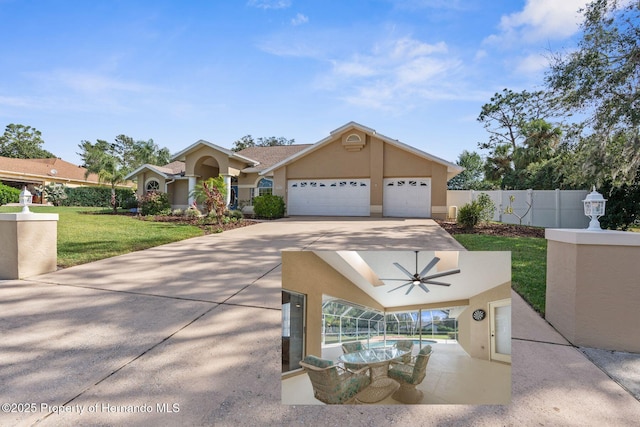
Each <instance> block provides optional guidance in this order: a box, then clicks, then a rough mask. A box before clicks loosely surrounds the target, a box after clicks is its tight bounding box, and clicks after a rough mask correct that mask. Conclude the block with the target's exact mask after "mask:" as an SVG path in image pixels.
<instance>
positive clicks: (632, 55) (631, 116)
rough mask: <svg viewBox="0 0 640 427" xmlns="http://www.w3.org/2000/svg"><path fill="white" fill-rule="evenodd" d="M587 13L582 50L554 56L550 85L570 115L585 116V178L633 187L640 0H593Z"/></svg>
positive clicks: (638, 145) (638, 157) (639, 153)
mask: <svg viewBox="0 0 640 427" xmlns="http://www.w3.org/2000/svg"><path fill="white" fill-rule="evenodd" d="M582 12H583V14H584V21H583V23H582V25H581V29H582V37H581V39H580V40H579V42H578V46H577V49H576V50H574V51H571V52H569V53H566V54H557V55H555V56H553V57H552V58H551V60H552V62H551V67H550V70H549V72H548V73H547V77H546V81H547V84H548V86H549V89H550V90H551V91H553V93H554V95H555V96H557V99H558V101H559V104H558V105H560V106H561V107H563V108H564V111H565V112H568V111H579V112H582V113H583V114H584V115H585V117H586V119H585V120H584V121H583V122H582V123H581V126H582V127H583V128H584V129H587V131H588V132H591V134H592V135H591V136H588V137H587V138H586V139H583V140H581V141H580V143H579V144H578V146H577V149H578V150H577V151H580V152H582V154H581V157H582V158H583V159H584V160H585V161H586V163H585V169H584V173H583V175H591V176H595V179H596V180H597V181H599V182H600V183H602V182H604V181H606V180H608V179H612V180H613V181H615V182H618V183H625V182H626V183H629V182H632V181H634V178H635V176H636V171H637V170H638V166H640V94H639V93H638V90H639V88H640V44H639V40H640V2H637V1H634V2H628V1H619V0H594V1H593V2H591V3H590V4H588V5H587V6H586V8H585V9H584V10H583V11H582ZM592 136H595V137H592ZM621 139H623V140H624V143H623V144H622V145H620V140H621ZM609 145H614V146H615V147H616V148H615V149H613V150H612V149H611V148H610V147H608V146H609ZM613 152H617V153H618V155H619V156H621V157H622V159H617V160H614V161H613V162H612V160H613V159H612V158H611V155H612V153H613ZM599 165H604V166H605V168H601V167H599ZM614 165H618V166H619V167H614Z"/></svg>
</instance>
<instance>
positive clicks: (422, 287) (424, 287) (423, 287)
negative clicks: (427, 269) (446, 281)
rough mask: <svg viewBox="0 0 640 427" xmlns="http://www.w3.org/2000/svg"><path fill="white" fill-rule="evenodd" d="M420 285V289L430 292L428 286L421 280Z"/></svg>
mask: <svg viewBox="0 0 640 427" xmlns="http://www.w3.org/2000/svg"><path fill="white" fill-rule="evenodd" d="M418 286H420V289H422V290H423V291H425V292H429V289H427V287H426V286H425V285H423V284H422V282H420V285H418Z"/></svg>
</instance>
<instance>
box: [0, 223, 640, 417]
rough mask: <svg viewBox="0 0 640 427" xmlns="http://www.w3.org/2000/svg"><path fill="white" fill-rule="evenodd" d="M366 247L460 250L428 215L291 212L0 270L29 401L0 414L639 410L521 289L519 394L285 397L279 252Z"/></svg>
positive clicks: (1, 396) (584, 413)
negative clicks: (57, 265) (59, 263)
mask: <svg viewBox="0 0 640 427" xmlns="http://www.w3.org/2000/svg"><path fill="white" fill-rule="evenodd" d="M357 249H361V250H376V249H386V250H389V249H398V250H414V249H427V250H428V249H431V250H433V249H437V250H446V249H452V250H460V249H461V246H460V245H459V244H458V243H457V242H456V241H455V240H454V239H452V238H451V237H450V236H449V235H448V234H447V233H446V232H444V231H443V230H442V229H441V228H440V227H438V226H437V225H436V224H435V223H434V222H433V221H430V220H393V219H366V220H365V219H350V218H333V219H328V218H304V219H301V218H290V219H286V220H280V221H273V222H265V223H260V224H258V225H254V226H251V227H246V228H242V229H237V230H232V231H229V232H225V233H222V234H218V235H209V236H204V237H198V238H194V239H189V240H185V241H182V242H177V243H172V244H168V245H164V246H161V247H157V248H153V249H148V250H145V251H140V252H135V253H131V254H127V255H122V256H118V257H114V258H110V259H106V260H102V261H98V262H94V263H91V264H86V265H82V266H77V267H73V268H69V269H65V270H61V271H58V272H55V273H51V274H46V275H42V276H37V277H33V278H30V279H29V280H24V281H0V332H1V333H2V340H0V403H5V402H6V403H16V404H19V403H22V404H25V403H26V404H28V405H26V406H25V405H22V406H20V407H18V405H16V406H15V411H11V410H10V411H8V412H3V413H0V425H32V424H34V423H37V424H38V425H56V426H58V425H88V424H91V425H103V424H104V425H143V424H144V425H220V426H227V425H228V426H237V425H256V426H257V425H260V426H263V425H278V426H279V425H343V424H347V423H348V424H349V425H379V424H381V423H385V424H395V423H397V424H400V423H410V424H411V425H438V426H443V425H471V424H473V425H534V424H535V425H594V424H601V425H632V423H631V421H632V420H637V419H640V403H639V402H638V401H637V400H635V399H633V398H632V397H631V396H630V395H629V394H628V393H626V392H625V391H624V390H623V389H622V388H621V387H620V386H618V385H617V384H616V383H615V382H613V381H611V380H610V379H609V378H608V377H607V376H606V375H605V374H604V373H602V371H600V370H598V369H597V368H595V367H594V366H593V364H591V363H589V362H588V360H587V359H586V357H584V355H583V354H581V353H580V352H578V351H577V350H576V349H574V348H573V347H571V346H569V345H568V344H567V343H566V342H564V341H563V340H562V338H561V337H559V336H558V335H557V333H555V331H554V330H553V329H552V328H550V327H549V326H548V325H547V324H546V322H544V320H543V319H541V318H539V317H537V318H536V315H535V314H532V312H531V309H530V308H528V306H527V305H526V304H524V303H523V302H521V301H520V300H518V299H517V298H519V297H517V296H514V308H513V313H514V314H513V317H514V328H513V330H514V332H513V337H514V338H513V344H514V345H513V356H512V360H513V370H512V372H513V392H512V404H511V405H508V406H497V407H496V406H477V407H472V406H458V405H433V406H423V405H417V406H413V407H410V408H408V407H406V406H397V407H392V406H384V407H383V406H371V407H367V408H366V410H365V409H363V408H361V407H356V406H342V407H341V406H333V407H314V406H286V405H281V404H280V356H281V352H280V339H279V336H280V329H281V312H280V307H281V295H280V289H281V278H280V251H283V250H357ZM514 295H515V294H514ZM520 318H526V319H527V320H526V321H523V322H519V321H517V320H516V319H520ZM532 325H533V326H535V327H533V326H532ZM545 325H546V326H545ZM545 328H546V329H545ZM541 331H542V332H541ZM572 396H579V399H576V400H573V398H572ZM31 404H33V405H31ZM63 405H64V406H63ZM4 408H5V407H4V406H3V409H4ZM10 409H13V408H10Z"/></svg>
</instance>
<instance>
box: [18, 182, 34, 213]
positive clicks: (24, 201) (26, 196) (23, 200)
mask: <svg viewBox="0 0 640 427" xmlns="http://www.w3.org/2000/svg"><path fill="white" fill-rule="evenodd" d="M32 201H33V195H32V194H31V192H30V191H29V190H27V187H26V186H25V187H24V188H23V189H22V191H21V192H20V205H21V206H22V213H31V211H30V210H29V205H30V204H31V202H32Z"/></svg>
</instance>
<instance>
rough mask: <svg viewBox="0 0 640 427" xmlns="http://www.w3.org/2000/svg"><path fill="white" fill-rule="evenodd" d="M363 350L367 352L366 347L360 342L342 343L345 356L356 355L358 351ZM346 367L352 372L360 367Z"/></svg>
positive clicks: (347, 364)
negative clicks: (348, 354)
mask: <svg viewBox="0 0 640 427" xmlns="http://www.w3.org/2000/svg"><path fill="white" fill-rule="evenodd" d="M361 350H365V347H364V345H362V343H361V342H360V341H353V342H345V343H342V352H343V353H344V354H347V353H355V352H356V351H361ZM344 367H345V368H347V369H352V370H356V369H358V368H359V366H358V365H354V364H352V363H345V364H344Z"/></svg>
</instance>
